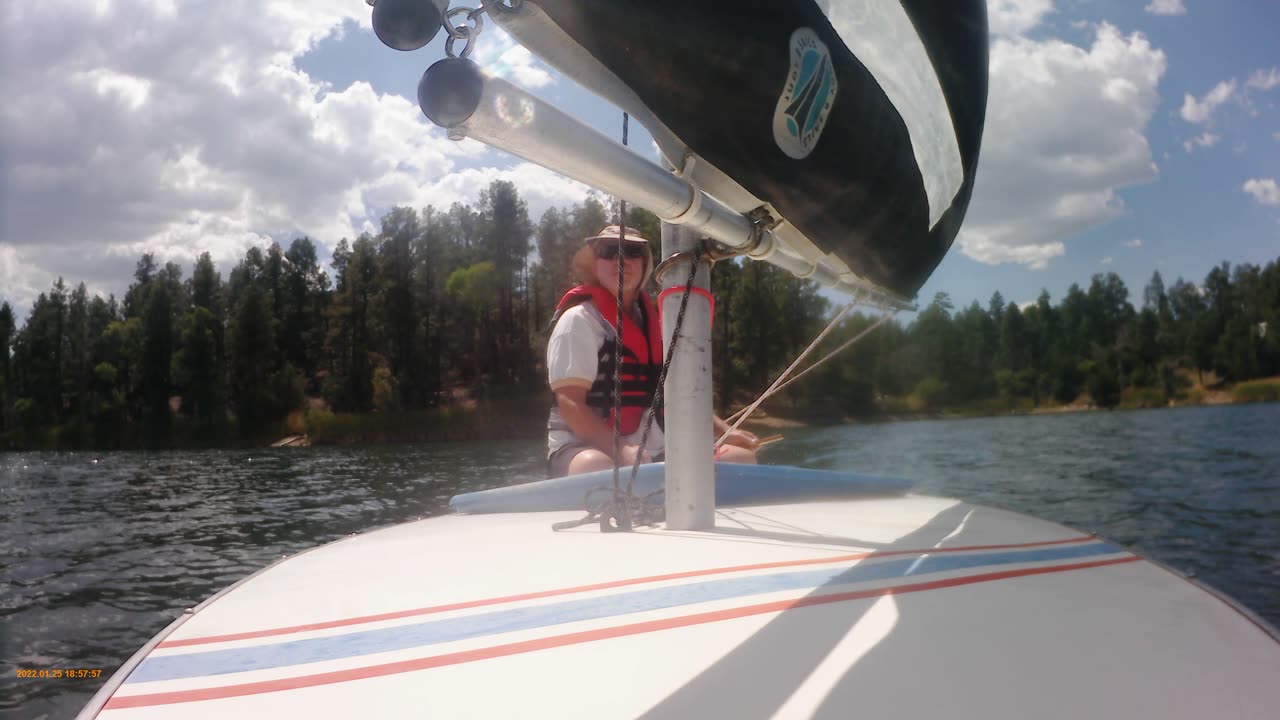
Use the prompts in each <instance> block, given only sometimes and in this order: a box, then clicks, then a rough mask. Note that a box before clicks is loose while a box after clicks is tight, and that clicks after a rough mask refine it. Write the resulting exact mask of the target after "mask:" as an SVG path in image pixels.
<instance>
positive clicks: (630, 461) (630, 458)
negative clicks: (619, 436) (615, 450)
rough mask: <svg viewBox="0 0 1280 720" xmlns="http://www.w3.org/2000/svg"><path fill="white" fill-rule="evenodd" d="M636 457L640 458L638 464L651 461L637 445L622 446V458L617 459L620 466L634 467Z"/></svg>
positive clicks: (646, 452) (646, 453) (645, 452)
mask: <svg viewBox="0 0 1280 720" xmlns="http://www.w3.org/2000/svg"><path fill="white" fill-rule="evenodd" d="M637 455H639V456H640V462H642V463H645V462H649V461H650V460H652V458H651V457H649V453H648V451H646V450H643V449H641V447H640V446H639V445H623V446H622V457H621V458H620V459H619V462H620V464H622V465H635V464H636V456H637Z"/></svg>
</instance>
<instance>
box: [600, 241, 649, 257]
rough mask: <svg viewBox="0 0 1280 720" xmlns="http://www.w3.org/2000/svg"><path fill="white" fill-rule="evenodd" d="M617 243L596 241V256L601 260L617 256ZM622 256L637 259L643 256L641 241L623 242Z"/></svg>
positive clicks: (643, 249)
mask: <svg viewBox="0 0 1280 720" xmlns="http://www.w3.org/2000/svg"><path fill="white" fill-rule="evenodd" d="M619 245H620V244H619V243H616V242H601V243H596V245H595V250H596V257H597V258H599V259H601V260H613V259H614V258H616V257H618V247H619ZM621 247H622V257H624V258H627V259H628V260H638V259H640V258H642V257H644V251H645V246H644V245H643V244H642V243H625V244H621Z"/></svg>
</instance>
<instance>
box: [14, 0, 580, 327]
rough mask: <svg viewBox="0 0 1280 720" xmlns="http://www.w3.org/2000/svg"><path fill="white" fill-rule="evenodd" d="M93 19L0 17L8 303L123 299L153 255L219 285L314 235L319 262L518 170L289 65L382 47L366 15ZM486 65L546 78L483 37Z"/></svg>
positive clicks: (504, 40) (370, 97)
mask: <svg viewBox="0 0 1280 720" xmlns="http://www.w3.org/2000/svg"><path fill="white" fill-rule="evenodd" d="M84 4H85V3H84V2H79V1H77V0H58V1H53V0H50V1H48V2H36V3H27V2H21V3H19V2H14V3H3V4H0V26H2V27H4V42H3V46H2V47H3V49H2V51H0V52H2V53H3V55H2V61H0V95H3V97H4V98H5V102H4V103H2V104H0V157H3V158H4V162H3V163H0V253H2V254H3V260H2V261H0V262H3V267H2V268H0V299H10V300H13V301H17V302H21V303H23V304H27V303H29V302H30V300H31V299H32V298H33V297H34V294H33V292H34V293H38V291H42V290H47V289H48V283H49V282H50V281H51V279H53V278H56V277H57V276H59V275H62V276H65V277H66V279H67V281H68V283H74V282H79V281H80V280H85V281H87V282H88V284H89V286H90V287H91V288H93V287H99V288H104V289H105V290H106V291H113V292H117V293H119V292H121V291H123V289H124V287H125V286H126V285H127V284H128V282H129V277H130V275H131V273H132V270H133V267H134V263H135V262H136V261H137V259H138V257H139V256H140V255H141V254H142V253H144V252H154V253H156V255H157V259H158V260H160V261H161V262H165V261H174V262H179V263H180V264H182V265H183V266H184V270H185V271H187V272H189V271H190V262H191V261H192V260H194V258H195V257H197V256H198V255H199V253H201V252H204V251H208V252H210V253H211V255H213V257H214V258H215V259H216V260H218V261H220V265H221V266H222V267H223V269H224V270H225V269H226V268H227V266H228V265H230V264H231V263H233V262H234V261H235V260H236V259H238V258H239V257H241V256H243V253H244V251H245V249H246V248H248V247H250V246H253V245H259V246H261V245H264V244H266V243H268V242H269V241H270V240H271V239H272V238H276V239H281V240H282V242H284V243H285V244H286V245H287V242H288V240H289V239H291V238H292V237H294V236H296V235H301V234H307V235H310V236H311V237H312V238H313V239H314V240H315V241H316V242H317V244H318V245H320V246H321V253H322V258H324V257H325V255H324V252H325V250H326V249H331V248H332V247H333V246H334V245H335V244H336V243H337V241H338V240H339V239H341V238H343V237H354V236H356V235H358V234H359V233H360V232H362V231H365V230H376V223H377V220H378V218H379V216H380V215H381V213H382V212H385V210H386V209H387V208H389V207H390V206H392V205H397V204H410V205H414V204H419V205H420V204H423V203H422V201H423V200H424V199H426V198H425V197H424V192H423V188H429V187H433V186H436V185H437V184H439V183H441V182H442V178H446V177H448V176H449V175H450V174H451V173H453V172H454V171H455V170H456V169H457V168H458V167H459V166H460V165H463V164H467V165H475V164H477V163H478V162H483V161H491V162H493V163H496V164H502V165H503V166H504V167H509V168H510V166H512V165H513V161H512V160H511V159H510V158H507V157H506V156H501V158H500V159H499V155H498V154H497V153H494V152H491V151H488V150H487V149H486V148H485V147H484V146H482V145H480V144H479V143H476V142H474V141H470V140H467V141H463V142H461V143H455V142H451V141H449V140H447V139H446V138H445V136H444V133H443V131H441V130H439V129H438V128H436V127H435V126H434V125H432V124H431V123H430V122H429V121H427V120H426V119H425V118H424V117H422V114H421V112H420V111H419V109H418V107H417V104H416V102H414V101H412V100H409V99H406V98H404V97H401V96H399V95H385V94H379V93H378V92H375V91H374V89H373V88H372V87H371V86H370V85H369V84H368V83H365V82H356V83H353V84H351V85H350V86H349V87H346V88H344V89H343V90H341V91H340V92H339V91H335V89H334V88H333V87H332V86H330V85H328V84H327V83H325V82H322V81H319V80H317V79H316V78H313V77H310V76H309V75H308V74H307V73H305V72H303V71H301V70H300V69H299V68H298V66H297V61H298V59H299V58H300V57H302V56H303V55H305V54H306V53H308V52H309V51H310V50H312V49H313V48H315V47H316V46H317V45H318V44H319V43H321V42H323V41H325V40H326V39H329V38H333V37H336V36H338V35H340V34H341V33H343V32H347V31H350V30H351V28H353V27H354V28H358V32H362V33H365V34H367V35H368V38H367V39H368V41H369V42H371V43H375V44H376V43H377V41H376V40H375V39H373V35H372V33H371V32H370V29H369V8H368V6H367V5H366V4H365V3H360V2H355V3H353V2H351V1H350V0H224V1H221V2H216V3H215V2H207V3H172V2H158V1H156V0H113V1H111V2H107V1H105V0H102V1H99V2H97V3H96V4H94V3H89V4H88V5H89V7H83V5H84ZM379 48H380V49H381V46H380V45H379ZM386 53H387V54H388V56H389V57H393V58H394V56H395V53H394V51H391V50H386ZM485 53H489V54H490V55H491V56H492V57H490V58H489V60H490V62H489V65H490V69H491V70H492V71H495V72H497V73H498V74H507V75H510V76H512V77H513V78H514V79H515V80H516V81H517V82H520V83H521V84H524V85H527V86H544V85H546V84H547V83H548V82H550V81H551V79H552V76H551V75H549V74H548V72H547V70H546V69H545V68H544V67H543V66H541V65H540V64H539V63H537V62H536V61H535V60H534V59H533V57H532V56H531V55H530V54H529V53H528V52H527V51H525V50H524V49H523V48H520V47H518V46H516V45H515V44H514V43H513V42H512V41H511V39H510V38H509V37H508V36H507V35H506V34H505V33H503V32H502V31H501V30H500V29H497V28H494V27H492V24H490V25H489V26H488V27H487V28H486V32H485V33H484V35H482V36H481V43H480V46H479V47H478V48H477V57H488V56H485V55H484V54H485ZM500 172H508V173H512V172H515V173H518V172H520V171H518V170H517V169H508V170H505V171H497V170H494V171H492V173H491V174H493V173H499V174H500ZM531 182H532V181H531ZM537 182H538V183H540V185H539V186H538V187H534V186H533V185H532V184H529V185H526V184H523V183H521V185H520V188H521V191H522V193H526V194H528V195H530V197H526V199H527V200H529V202H530V206H531V207H534V206H536V205H537V204H538V203H544V204H545V203H546V202H551V201H552V200H554V201H555V202H561V201H562V200H561V199H562V198H563V197H566V196H567V195H566V194H565V193H566V191H564V189H563V188H564V186H563V184H561V183H558V182H557V181H556V180H554V179H548V178H540V179H538V180H537ZM477 197H478V191H477V192H476V193H473V194H472V195H470V196H468V197H461V196H459V199H460V200H464V201H466V202H471V203H474V202H475V200H476V199H477ZM539 198H545V200H543V199H539ZM535 219H536V216H535Z"/></svg>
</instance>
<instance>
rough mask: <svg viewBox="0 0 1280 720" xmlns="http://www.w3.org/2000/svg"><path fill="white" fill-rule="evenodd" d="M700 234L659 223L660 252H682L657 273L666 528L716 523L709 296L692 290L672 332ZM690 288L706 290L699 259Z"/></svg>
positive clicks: (707, 273)
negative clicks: (666, 357)
mask: <svg viewBox="0 0 1280 720" xmlns="http://www.w3.org/2000/svg"><path fill="white" fill-rule="evenodd" d="M698 240H699V236H698V235H697V234H696V233H695V232H694V231H693V230H691V229H689V228H686V227H684V226H682V225H672V224H671V223H666V222H664V223H662V256H663V257H664V258H666V257H670V256H671V255H672V254H674V253H677V252H679V253H687V254H688V256H687V259H683V260H680V261H677V262H674V263H672V265H671V267H670V269H669V270H668V271H667V272H666V274H665V275H664V276H663V277H662V290H663V294H662V295H660V296H659V298H660V308H659V309H660V311H661V312H662V334H663V338H662V340H663V347H665V348H670V347H672V343H675V354H674V355H673V356H672V358H671V368H670V369H669V370H668V371H667V380H666V383H665V384H664V385H663V397H664V400H665V404H666V427H665V430H664V434H665V435H666V452H667V455H666V517H667V528H668V529H670V530H708V529H710V528H712V527H714V526H715V507H716V486H715V464H714V461H713V458H712V452H713V450H712V446H713V444H714V442H715V437H714V429H713V428H712V426H711V418H712V412H711V403H712V393H711V368H712V363H711V360H712V358H711V313H712V308H711V300H710V295H709V294H702V293H698V292H691V293H690V295H689V304H688V307H687V309H686V310H685V316H684V323H683V325H681V328H680V339H679V340H678V341H677V340H676V339H675V337H674V334H675V328H676V317H677V314H678V313H679V312H680V299H681V297H682V296H683V294H684V287H685V283H686V282H688V279H689V263H690V262H692V256H693V249H694V245H695V244H696V243H697V242H698ZM693 286H694V288H701V289H702V290H705V291H708V293H709V292H710V289H711V268H710V264H709V263H707V262H705V261H704V262H700V263H699V268H698V272H697V274H696V275H695V276H694V283H693Z"/></svg>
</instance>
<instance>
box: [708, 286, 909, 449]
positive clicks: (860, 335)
mask: <svg viewBox="0 0 1280 720" xmlns="http://www.w3.org/2000/svg"><path fill="white" fill-rule="evenodd" d="M897 314H898V311H897V310H896V309H895V310H890V311H888V312H886V313H885V314H884V315H882V316H880V319H879V320H877V321H875V322H874V323H872V324H871V325H869V326H868V327H867V328H866V329H865V330H863V331H862V332H860V333H858V334H857V335H855V336H853V338H852V339H850V340H846V341H845V342H844V343H843V344H841V345H840V347H838V348H836V349H835V350H832V351H831V352H829V353H827V354H826V355H825V356H823V358H822V359H821V360H818V361H817V362H815V363H814V364H812V365H810V366H809V367H807V368H805V369H804V370H801V371H800V372H799V373H796V376H795V377H793V378H791V379H790V380H787V381H786V382H784V383H782V384H781V385H779V386H778V388H777V389H776V390H774V391H773V392H769V391H765V393H764V394H763V395H761V396H760V402H761V403H763V402H764V401H765V400H768V399H769V398H770V397H772V396H773V395H776V394H778V393H780V392H782V391H783V390H786V389H787V386H788V385H790V384H791V383H793V382H795V381H797V380H799V379H800V378H802V377H804V376H805V375H808V374H809V372H810V371H812V370H814V369H816V368H817V367H818V366H819V365H821V364H823V363H825V362H826V361H828V360H830V359H831V358H833V357H835V356H836V355H838V354H840V353H841V352H843V351H844V350H845V349H846V348H848V347H849V346H850V345H853V344H854V343H856V342H858V341H859V340H861V339H862V338H864V337H866V336H867V335H869V334H871V332H872V331H873V330H875V329H876V328H878V327H880V326H881V325H883V324H885V323H887V322H889V321H890V320H892V319H893V318H894V316H895V315H897ZM784 377H785V374H784ZM747 410H748V408H745V407H744V408H742V409H741V410H739V411H738V412H736V413H734V414H732V415H730V416H729V417H728V419H726V420H725V422H733V421H735V420H737V419H738V417H739V416H740V415H742V414H743V413H745V412H746V411H747ZM735 427H736V426H735Z"/></svg>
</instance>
